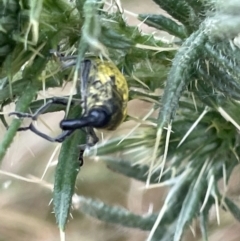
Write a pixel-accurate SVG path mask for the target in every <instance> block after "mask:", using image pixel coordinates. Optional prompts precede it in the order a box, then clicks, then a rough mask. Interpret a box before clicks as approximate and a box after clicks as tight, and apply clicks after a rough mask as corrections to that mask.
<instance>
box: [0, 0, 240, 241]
mask: <svg viewBox="0 0 240 241" xmlns="http://www.w3.org/2000/svg"><path fill="white" fill-rule="evenodd" d="M154 2H155V3H156V4H157V5H159V6H160V7H161V8H162V9H164V10H165V11H166V12H167V13H168V14H169V15H171V17H173V18H174V19H176V20H178V23H176V21H175V20H173V19H172V18H171V19H170V18H168V17H165V16H164V17H163V16H162V15H156V14H151V13H145V14H141V15H139V16H138V19H140V20H142V21H145V23H146V24H147V25H149V26H151V27H155V28H157V29H160V30H164V31H166V32H168V33H170V34H172V35H174V36H175V37H176V38H177V40H176V41H175V42H174V43H169V44H168V43H165V42H163V41H161V40H159V39H156V38H154V36H152V35H146V34H142V33H141V32H140V31H139V30H138V28H136V27H131V26H128V25H127V23H126V22H125V20H124V18H123V17H122V14H121V13H120V12H119V11H116V12H114V13H109V12H107V11H105V10H104V8H102V7H103V6H102V2H99V1H97V0H86V1H82V0H78V1H76V6H75V4H74V3H71V2H70V1H64V0H61V1H51V0H42V1H22V2H21V5H19V4H18V3H19V1H17V0H16V1H14V0H11V1H0V6H1V7H0V104H1V108H3V107H4V106H5V105H7V104H9V103H11V102H13V101H15V100H17V106H16V109H17V110H18V111H27V110H28V109H30V110H32V111H34V110H36V109H37V108H38V107H39V106H41V103H42V101H39V100H37V101H34V98H35V96H36V94H37V92H38V91H40V90H42V86H43V85H44V86H45V88H50V87H60V86H62V84H63V81H64V80H66V79H67V80H71V79H72V75H71V74H70V73H69V72H66V71H62V69H61V66H60V64H59V63H58V61H56V60H55V59H54V56H53V54H51V53H52V52H53V50H56V49H57V47H59V48H60V51H61V52H63V53H64V54H69V53H76V54H77V57H76V58H77V63H76V67H77V68H78V67H79V66H80V62H81V60H82V59H83V58H84V56H85V55H86V54H91V55H99V56H101V57H105V58H108V59H111V60H112V61H113V62H114V63H115V64H116V65H117V66H118V67H119V69H120V70H122V72H123V73H124V75H125V76H126V78H127V80H128V83H129V88H130V92H129V94H130V99H142V100H146V101H148V102H151V103H154V109H155V110H158V117H157V118H152V117H148V118H145V120H144V121H143V122H142V124H141V125H140V127H139V128H138V129H136V130H135V131H134V133H132V135H129V136H120V137H117V138H114V137H113V138H112V139H110V140H108V141H107V142H103V143H99V144H98V145H96V146H93V147H92V148H90V150H89V151H88V152H86V154H85V155H88V156H90V157H91V156H94V157H96V156H98V157H99V158H100V159H101V160H103V161H104V162H105V163H106V165H107V166H108V167H109V168H110V169H112V170H114V171H116V172H118V173H121V174H123V175H125V176H127V177H131V178H134V179H136V180H140V181H142V182H146V183H147V185H151V184H153V185H157V184H158V183H159V184H160V185H163V184H164V185H168V186H169V192H168V194H167V196H166V198H165V200H164V204H163V207H162V208H161V210H159V212H157V213H153V214H150V215H147V216H140V215H135V214H133V213H132V212H131V211H128V210H125V209H123V208H120V207H112V206H108V205H106V204H104V203H102V202H101V201H95V200H93V199H88V198H86V197H79V200H78V202H79V203H80V204H81V205H80V208H79V209H80V211H81V212H83V213H85V214H87V215H91V216H94V217H95V218H98V219H99V220H102V221H104V222H110V223H117V224H120V225H123V226H126V227H132V228H139V229H142V230H147V231H150V234H149V237H148V241H150V240H158V241H160V240H174V241H179V240H181V237H182V235H183V233H184V230H185V229H186V228H187V227H188V225H191V223H192V221H193V219H200V228H201V232H202V236H203V238H204V240H207V239H208V235H207V229H208V216H209V210H210V208H211V207H212V205H214V204H215V205H216V204H217V205H219V206H221V208H224V209H225V210H227V211H229V212H231V213H232V214H233V216H234V217H235V218H236V219H237V220H239V213H240V210H239V208H238V206H237V205H236V204H234V203H233V202H232V201H231V200H230V199H229V198H228V197H226V196H225V193H222V191H221V190H220V189H219V187H218V185H217V183H218V181H219V180H222V179H223V180H224V183H225V184H227V182H228V180H229V178H230V176H231V174H232V171H233V169H234V167H235V166H236V165H237V164H238V162H239V155H240V142H239V140H240V139H239V130H240V121H239V109H240V106H239V99H240V95H239V91H240V85H239V76H240V69H239V63H240V50H239V49H238V47H237V46H234V44H233V43H232V42H231V40H232V38H234V37H236V35H237V34H238V33H239V32H240V31H239V26H240V25H239V16H238V15H239V14H237V11H236V9H240V5H239V2H238V1H236V0H231V1H228V2H227V1H222V0H219V1H211V2H210V3H209V2H207V3H206V1H203V0H196V1H192V0H179V1H175V0H167V1H166V0H164V1H161V0H154ZM176 49H178V50H176ZM23 66H24V68H23ZM66 76H67V78H66ZM26 88H27V89H26ZM157 89H163V90H164V93H163V94H161V95H157V94H155V93H156V90H157ZM25 91H26V93H27V94H25ZM77 96H78V95H77ZM77 96H74V97H77ZM66 98H68V96H66ZM58 110H62V107H58V106H53V107H52V108H51V109H48V110H46V111H48V112H53V111H58ZM71 111H74V109H73V107H71V108H70V112H71ZM79 114H80V112H77V114H76V113H75V115H74V116H75V117H77V116H79ZM1 120H2V121H3V122H4V123H5V119H4V118H3V117H2V118H1ZM149 123H150V124H149ZM5 125H6V123H5ZM19 126H20V121H19V120H14V121H13V122H12V124H11V125H10V126H9V129H8V131H7V132H6V134H5V136H4V139H3V140H2V143H1V144H0V157H1V159H2V158H3V156H4V154H5V153H6V150H7V148H8V147H9V145H10V144H11V142H12V140H13V137H14V135H15V134H16V132H17V129H18V128H19ZM80 143H83V136H82V134H79V133H78V132H76V133H74V134H73V135H72V136H71V137H69V138H68V139H67V140H66V141H65V142H64V143H63V145H62V149H61V153H60V156H59V164H58V166H57V169H56V175H55V190H54V195H53V196H54V211H55V216H56V220H57V223H58V225H59V227H60V229H61V230H64V229H65V225H66V222H67V219H68V215H69V211H70V205H71V198H72V195H73V193H74V185H75V180H76V176H77V174H78V170H77V169H78V167H77V158H78V151H77V148H76V146H77V145H79V144H80ZM119 153H120V154H121V156H120V157H119V156H116V154H119ZM173 236H174V237H173Z"/></svg>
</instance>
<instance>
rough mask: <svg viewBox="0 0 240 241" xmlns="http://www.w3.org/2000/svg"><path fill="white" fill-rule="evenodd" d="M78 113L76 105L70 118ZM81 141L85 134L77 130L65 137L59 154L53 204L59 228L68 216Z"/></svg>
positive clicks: (63, 226)
mask: <svg viewBox="0 0 240 241" xmlns="http://www.w3.org/2000/svg"><path fill="white" fill-rule="evenodd" d="M80 115H81V109H80V108H79V107H78V106H76V107H74V108H73V109H72V110H71V111H70V117H71V118H78V117H79V116H80ZM83 143H84V144H85V135H84V134H83V133H82V132H81V131H80V130H77V131H75V132H74V133H73V134H72V135H71V136H69V137H67V138H66V140H65V141H64V143H63V144H62V148H61V151H60V154H59V159H58V164H57V168H56V173H55V182H54V192H53V205H54V212H55V217H56V222H57V224H58V226H59V228H60V230H64V229H65V226H66V223H67V221H68V218H69V212H70V207H71V204H72V195H73V193H74V187H75V182H76V178H77V174H78V172H79V169H80V163H79V153H80V150H79V145H80V144H83Z"/></svg>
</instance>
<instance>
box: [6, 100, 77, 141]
mask: <svg viewBox="0 0 240 241" xmlns="http://www.w3.org/2000/svg"><path fill="white" fill-rule="evenodd" d="M67 103H68V100H67V99H63V98H56V97H55V98H52V99H51V100H49V101H48V102H47V103H46V104H45V105H43V106H41V107H40V108H39V109H38V110H36V112H35V113H33V114H30V113H22V112H17V111H15V112H11V113H9V115H16V116H17V117H18V118H31V119H32V120H37V118H38V116H39V115H41V114H42V113H44V112H45V111H46V109H47V108H49V107H50V106H51V105H52V104H61V105H67ZM26 130H31V131H32V132H33V133H35V134H36V135H38V136H40V137H42V138H44V139H46V140H48V141H50V142H63V141H64V139H65V138H66V137H67V136H69V135H70V134H72V132H73V131H74V130H65V131H63V132H62V133H61V134H60V135H58V136H57V137H55V138H54V137H50V136H48V135H46V134H44V133H43V132H41V131H39V130H38V129H37V128H36V127H35V126H34V125H33V124H32V123H31V124H30V125H29V126H27V127H20V128H19V129H18V131H26Z"/></svg>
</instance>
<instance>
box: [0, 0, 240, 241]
mask: <svg viewBox="0 0 240 241" xmlns="http://www.w3.org/2000/svg"><path fill="white" fill-rule="evenodd" d="M122 4H123V8H124V9H126V10H128V11H129V13H128V12H127V11H126V13H125V17H126V19H127V21H128V22H129V24H130V25H134V26H138V27H139V28H141V29H142V31H143V32H148V33H152V34H154V35H155V36H156V37H161V38H164V39H165V40H166V41H171V40H172V37H171V36H169V35H166V33H164V34H163V33H161V32H160V31H158V32H156V31H155V29H152V28H149V27H147V26H145V25H144V24H143V23H140V22H139V21H138V20H137V19H136V17H134V16H133V15H134V14H131V13H147V12H148V13H160V10H159V8H158V7H157V6H156V5H155V4H154V3H153V2H152V1H150V0H145V1H136V0H132V1H127V0H125V1H122ZM153 31H154V32H153ZM70 88H71V86H69V85H68V86H65V87H64V88H63V89H50V90H48V92H47V93H40V94H39V98H43V97H51V96H54V95H56V96H59V95H64V94H66V93H69V91H70ZM150 108H151V104H149V103H144V102H143V101H130V102H129V106H128V113H129V115H131V116H134V117H139V118H141V117H142V116H144V115H145V114H146V113H147V112H148V111H149V109H150ZM11 110H14V106H13V105H12V106H10V107H9V108H7V109H5V111H6V112H9V111H11ZM63 115H64V113H63V112H59V113H54V114H45V115H43V116H42V117H41V119H40V120H39V121H38V126H39V128H41V129H42V130H44V131H45V132H46V133H48V134H50V135H52V136H55V135H57V133H59V132H60V129H59V128H58V123H59V121H60V120H61V119H62V118H63ZM8 121H11V119H10V118H8ZM44 123H47V125H48V126H49V128H46V125H44ZM135 125H136V123H134V122H133V121H128V122H126V123H124V124H123V125H122V126H121V127H120V128H119V129H118V130H117V131H116V132H114V133H104V134H103V136H104V138H107V136H108V135H118V134H120V133H121V134H123V133H126V134H127V133H128V132H129V131H130V130H131V129H132V128H133V127H134V126H135ZM0 130H1V135H4V133H5V129H4V127H3V126H1V129H0ZM58 151H59V144H56V143H50V142H48V141H46V140H43V139H41V138H40V137H38V136H36V135H35V134H33V133H31V132H29V131H28V132H21V133H19V134H18V136H17V137H16V138H15V140H14V144H13V145H12V146H11V148H10V149H9V150H8V153H7V154H6V157H5V159H4V161H3V163H2V168H1V175H0V188H1V193H0V219H1V220H2V221H1V222H0V241H10V240H11V241H12V240H14V241H26V240H28V241H32V240H34V241H42V240H44V241H48V240H49V241H50V240H51V241H55V240H60V238H59V230H58V227H57V225H56V224H55V218H54V214H53V213H52V205H51V198H52V185H53V181H54V170H55V165H56V162H57V157H58ZM50 160H51V161H52V164H51V165H50V167H49V168H48V169H47V171H46V173H45V169H46V166H47V165H48V162H49V161H50ZM237 171H239V170H235V172H234V173H236V174H233V176H232V178H231V180H230V185H229V191H228V194H229V196H230V197H231V198H234V200H235V201H238V199H239V195H238V194H239V187H240V185H239V183H240V177H239V176H238V175H237ZM10 174H11V175H13V174H16V175H19V176H21V177H25V178H30V180H32V182H29V181H27V180H21V179H19V177H17V176H9V175H10ZM43 174H44V177H43V179H42V180H41V178H42V176H43ZM219 185H221V183H220V184H219ZM143 187H144V183H140V182H137V181H135V180H134V181H133V180H130V179H128V178H126V177H124V176H121V175H119V174H117V173H114V172H112V171H111V170H108V168H107V167H106V166H105V165H104V164H103V163H102V162H101V160H98V161H96V160H85V163H84V166H83V167H82V168H81V171H80V173H79V175H78V179H77V184H76V193H77V194H79V195H84V196H86V197H91V198H93V199H99V200H102V201H104V202H105V203H107V204H110V205H117V206H122V207H125V208H127V209H129V210H131V211H133V212H135V213H137V214H146V213H148V212H151V211H154V210H158V209H159V208H160V207H161V205H162V203H163V201H164V196H165V193H166V191H167V190H166V189H164V188H158V189H154V190H147V191H146V190H144V189H143ZM71 213H72V218H70V219H69V223H68V225H67V230H66V240H71V241H75V240H84V241H97V240H98V241H99V240H103V241H136V240H138V241H141V240H145V239H146V237H147V233H145V232H142V231H140V230H132V229H126V228H122V227H120V226H117V225H111V224H105V223H102V222H99V221H97V220H95V219H93V218H91V217H86V216H84V215H82V214H81V213H79V212H77V211H75V210H72V212H71ZM220 220H221V223H220V225H218V224H217V221H216V212H215V209H214V207H213V209H212V216H211V220H210V227H209V240H210V241H217V240H218V241H220V240H228V241H235V240H240V225H239V224H238V223H237V221H235V220H234V219H233V218H232V217H231V216H230V215H229V214H226V213H225V212H224V211H221V213H220ZM199 234H200V232H199V229H198V224H197V222H195V223H193V224H192V227H191V230H190V228H189V229H188V231H187V232H186V235H185V237H184V240H186V241H190V240H201V237H200V236H199Z"/></svg>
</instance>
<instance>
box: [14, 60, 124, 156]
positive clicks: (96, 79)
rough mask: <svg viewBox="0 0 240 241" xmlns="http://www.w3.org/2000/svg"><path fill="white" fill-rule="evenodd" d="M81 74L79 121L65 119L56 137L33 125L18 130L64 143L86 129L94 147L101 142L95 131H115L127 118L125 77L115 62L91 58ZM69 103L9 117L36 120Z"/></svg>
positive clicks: (58, 101) (55, 100) (60, 101)
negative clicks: (76, 131) (66, 139)
mask: <svg viewBox="0 0 240 241" xmlns="http://www.w3.org/2000/svg"><path fill="white" fill-rule="evenodd" d="M73 64H74V63H71V64H70V65H73ZM67 67H69V66H67ZM79 73H80V80H79V84H78V88H80V93H81V103H82V104H81V105H82V110H83V111H82V116H80V117H79V118H78V119H63V120H62V121H61V122H60V128H61V129H62V130H63V132H62V133H61V134H60V135H59V136H57V137H50V136H48V135H46V134H44V133H43V132H41V131H39V130H38V129H37V128H36V127H35V126H34V125H33V123H31V124H30V125H29V126H27V127H21V128H19V131H24V130H31V131H32V132H34V133H35V134H37V135H39V136H41V137H42V138H44V139H46V140H48V141H51V142H62V141H64V139H65V138H66V137H67V136H69V135H71V134H72V133H73V132H74V131H75V130H76V129H82V128H83V129H85V131H86V133H87V141H86V145H94V144H96V143H97V142H98V138H97V136H96V134H95V132H94V128H96V129H105V130H115V129H116V128H117V127H118V126H119V125H120V124H121V123H122V122H123V120H124V119H125V117H126V115H127V102H128V85H127V81H126V79H125V77H124V76H123V74H122V73H121V72H120V71H119V70H118V68H117V67H116V66H115V65H114V64H113V63H111V62H108V61H102V60H100V59H90V58H89V59H87V58H86V59H84V60H83V61H82V63H81V67H80V70H79ZM67 102H68V100H66V99H62V98H52V99H51V100H50V101H48V102H47V103H46V104H45V105H43V106H41V107H40V108H39V109H38V110H37V111H36V112H35V113H33V114H29V113H21V112H11V113H10V115H16V116H17V117H18V118H31V119H32V120H33V121H34V120H37V118H38V116H39V115H41V114H42V113H43V112H44V111H45V110H46V109H47V108H48V107H49V106H50V105H52V104H62V105H67ZM90 138H92V142H90V140H89V139H90ZM80 158H81V155H80Z"/></svg>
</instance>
